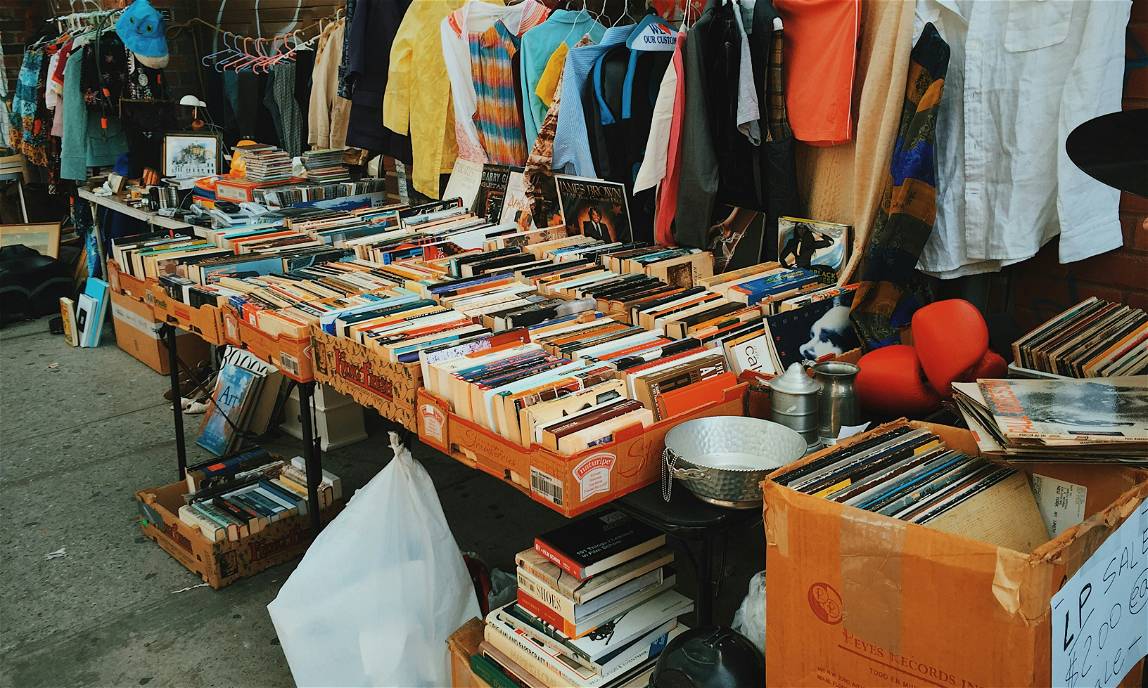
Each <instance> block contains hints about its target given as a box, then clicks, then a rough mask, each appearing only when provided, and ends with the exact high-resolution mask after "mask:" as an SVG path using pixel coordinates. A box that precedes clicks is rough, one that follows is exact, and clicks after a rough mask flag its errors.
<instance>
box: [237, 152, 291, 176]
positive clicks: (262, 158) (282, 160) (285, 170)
mask: <svg viewBox="0 0 1148 688" xmlns="http://www.w3.org/2000/svg"><path fill="white" fill-rule="evenodd" d="M243 162H244V165H245V166H246V167H245V172H244V175H245V176H246V177H247V179H248V181H252V182H276V181H282V180H284V179H290V178H291V156H290V155H288V154H287V151H285V150H280V149H278V148H274V147H269V148H263V149H260V150H248V151H246V152H244V154H243Z"/></svg>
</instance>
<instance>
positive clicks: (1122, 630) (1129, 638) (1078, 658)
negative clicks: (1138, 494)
mask: <svg viewBox="0 0 1148 688" xmlns="http://www.w3.org/2000/svg"><path fill="white" fill-rule="evenodd" d="M1146 606H1148V500H1142V501H1141V502H1140V504H1138V505H1137V506H1136V510H1135V511H1133V512H1132V514H1131V515H1130V516H1129V517H1128V518H1127V519H1125V521H1124V523H1123V525H1121V526H1120V527H1119V528H1117V529H1116V531H1115V532H1113V533H1112V534H1111V535H1109V536H1108V539H1107V540H1105V541H1104V543H1103V544H1102V545H1100V547H1099V548H1098V549H1097V550H1096V552H1095V553H1094V554H1093V555H1092V556H1091V557H1089V558H1088V561H1086V562H1084V565H1083V566H1081V567H1080V569H1079V570H1078V571H1077V572H1076V573H1075V574H1073V576H1072V577H1071V578H1069V579H1068V582H1067V583H1065V585H1064V587H1063V588H1061V589H1060V591H1059V592H1057V593H1056V594H1055V595H1053V596H1052V684H1053V685H1054V686H1085V685H1087V686H1097V687H1102V688H1107V687H1108V686H1115V685H1117V684H1118V683H1119V682H1120V680H1121V679H1122V678H1124V676H1125V675H1126V674H1127V673H1128V672H1129V670H1131V669H1132V666H1133V665H1134V664H1136V662H1138V661H1140V659H1141V658H1142V657H1144V656H1145V654H1146V652H1148V610H1146V609H1145V607H1146Z"/></svg>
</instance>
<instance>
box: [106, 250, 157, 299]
mask: <svg viewBox="0 0 1148 688" xmlns="http://www.w3.org/2000/svg"><path fill="white" fill-rule="evenodd" d="M107 268H108V286H110V287H111V288H112V291H113V292H115V293H118V294H124V295H126V296H130V297H132V298H133V299H135V300H136V301H143V300H144V298H145V297H146V296H147V287H148V283H147V282H146V281H145V280H141V279H136V278H135V277H132V276H131V275H129V274H127V273H126V272H123V271H121V270H120V266H119V264H117V263H116V261H114V260H109V261H108V262H107Z"/></svg>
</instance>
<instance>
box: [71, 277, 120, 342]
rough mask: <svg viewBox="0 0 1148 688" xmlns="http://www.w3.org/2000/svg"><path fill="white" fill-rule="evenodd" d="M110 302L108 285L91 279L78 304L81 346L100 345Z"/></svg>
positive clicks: (77, 316) (77, 324) (96, 279)
mask: <svg viewBox="0 0 1148 688" xmlns="http://www.w3.org/2000/svg"><path fill="white" fill-rule="evenodd" d="M110 300H111V291H110V290H109V287H108V283H107V282H105V281H104V280H102V279H98V278H96V277H89V278H88V281H87V283H85V284H84V293H83V294H81V295H80V298H79V300H78V301H77V303H76V328H77V330H78V331H79V339H80V346H82V347H94V346H99V345H100V337H101V336H102V335H103V332H104V320H106V319H107V314H108V302H109V301H110Z"/></svg>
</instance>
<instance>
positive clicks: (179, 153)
mask: <svg viewBox="0 0 1148 688" xmlns="http://www.w3.org/2000/svg"><path fill="white" fill-rule="evenodd" d="M219 158H220V141H219V137H218V136H215V135H209V134H167V135H165V136H164V137H163V176H165V177H175V178H177V179H188V178H192V177H209V176H211V175H213V174H219Z"/></svg>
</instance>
